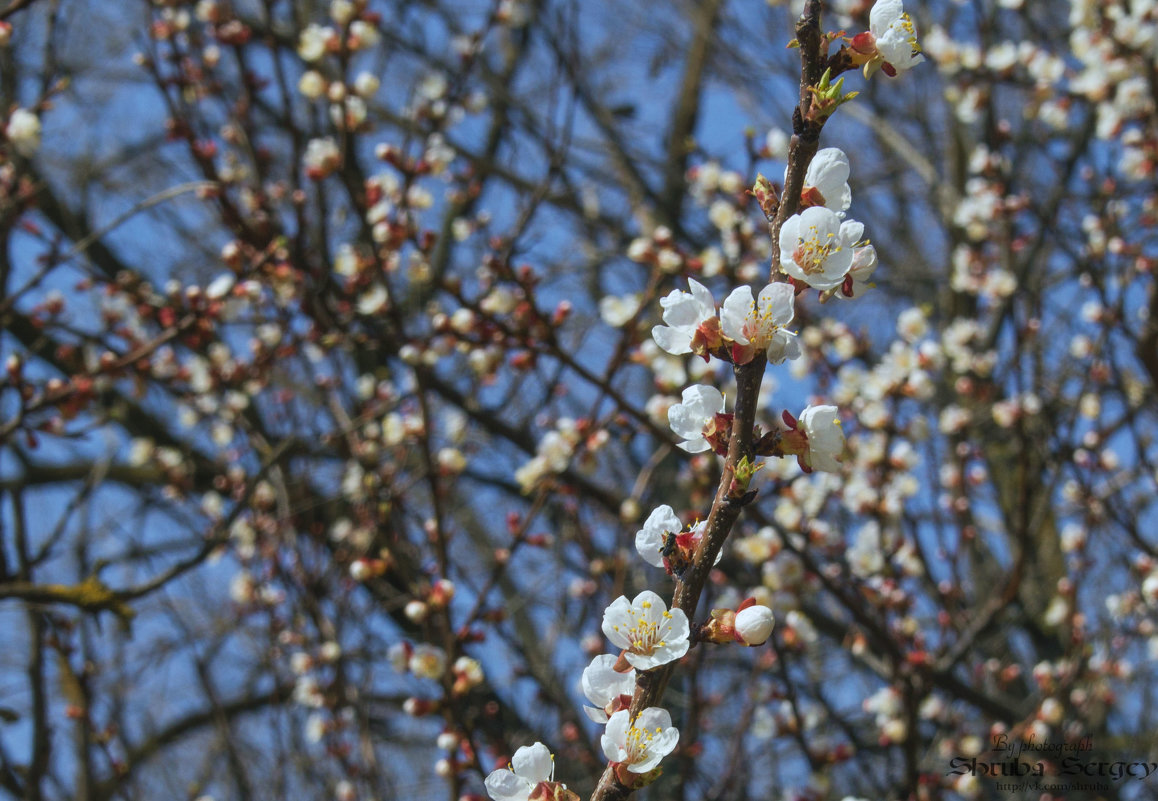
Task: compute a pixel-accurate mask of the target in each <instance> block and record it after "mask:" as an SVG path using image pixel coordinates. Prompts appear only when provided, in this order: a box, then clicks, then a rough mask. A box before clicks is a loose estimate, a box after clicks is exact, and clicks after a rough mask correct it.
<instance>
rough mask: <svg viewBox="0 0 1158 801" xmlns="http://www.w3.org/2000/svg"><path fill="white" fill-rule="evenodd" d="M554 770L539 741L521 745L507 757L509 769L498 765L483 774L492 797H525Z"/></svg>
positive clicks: (502, 800)
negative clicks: (509, 760)
mask: <svg viewBox="0 0 1158 801" xmlns="http://www.w3.org/2000/svg"><path fill="white" fill-rule="evenodd" d="M554 774H555V758H554V757H553V756H551V752H550V750H548V749H547V746H545V745H543V744H542V743H535V744H534V745H524V746H523V747H522V748H520V749H519V750H518V751H516V752H515V755H514V756H513V757H511V766H510V768H509V769H507V768H500V769H499V770H496V771H494V772H493V773H491V775H489V776H487V778H486V782H485V784H486V788H487V793H488V794H489V795H490V797H491V798H493V799H495V801H527V799H529V798H530V797H531V793H533V792H534V791H535V788H536V787H538V786H539V785H540V784H541V783H543V782H549V781H551V780H552V777H553V776H554Z"/></svg>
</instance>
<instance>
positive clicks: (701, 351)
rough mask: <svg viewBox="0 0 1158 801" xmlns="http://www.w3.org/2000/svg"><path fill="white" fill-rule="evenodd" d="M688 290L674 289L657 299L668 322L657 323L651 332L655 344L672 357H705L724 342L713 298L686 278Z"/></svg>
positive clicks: (664, 319) (699, 284) (695, 282)
mask: <svg viewBox="0 0 1158 801" xmlns="http://www.w3.org/2000/svg"><path fill="white" fill-rule="evenodd" d="M688 289H690V290H691V291H690V292H683V291H681V290H679V289H673V290H672V291H671V292H669V293H668V295H667V297H665V298H661V299H660V301H659V305H660V306H662V307H663V321H664V322H665V323H667V325H657V326H656V327H655V328H653V329H651V335H652V338H654V339H655V342H656V344H657V345H659V346H660V347H661V348H663V349H664V350H666V351H667V352H668V353H670V354H672V355H674V356H679V355H682V354H684V353H695V354H698V355H700V356H703V357H704V358H705V359H707V357H708V353H709V352H710V351H712V350H714V349H715V348H718V347H720V345H722V344H723V339H722V338H721V337H720V322H719V320H717V319H716V301H715V298H713V297H712V293H711V292H710V291H709V290H708V288H707V287H705V286H704V285H703V284H701V283H700V282H699V281H696V280H695V279H694V278H689V279H688Z"/></svg>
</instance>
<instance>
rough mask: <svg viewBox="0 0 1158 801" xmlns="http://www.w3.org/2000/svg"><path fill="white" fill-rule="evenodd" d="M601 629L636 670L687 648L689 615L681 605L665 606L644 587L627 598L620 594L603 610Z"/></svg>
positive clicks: (655, 664)
mask: <svg viewBox="0 0 1158 801" xmlns="http://www.w3.org/2000/svg"><path fill="white" fill-rule="evenodd" d="M603 633H604V634H605V635H607V639H609V640H611V642H612V643H614V644H615V646H616V647H618V648H622V649H624V654H623V656H624V658H625V659H626V660H627V662H628V664H630V665H631V666H632V667H633V668H635V669H637V670H651V669H652V668H655V667H659V666H660V665H665V664H667V663H668V662H673V661H675V660H676V659H679V658H680V657H681V656H683V655H684V654H686V653H687V652H688V647H689V646H690V643H689V641H688V636H689V635H690V633H691V628H690V627H689V626H688V616H687V615H685V614H684V612H683V610H682V609H672V610H671V611H670V612H669V611H668V609H667V604H665V603H664V602H663V599H662V598H660V597H659V596H658V595H656V594H655V593H654V592H652V591H651V590H644V591H643V592H641V593H640V594H639V595H637V596H635V600H633V601H630V602H629V601H628V600H627V598H626V597H625V596H622V595H621V596H619V597H618V598H616V599H615V600H614V601H612V602H611V605H610V606H609V607H607V610H606V611H605V612H604V613H603Z"/></svg>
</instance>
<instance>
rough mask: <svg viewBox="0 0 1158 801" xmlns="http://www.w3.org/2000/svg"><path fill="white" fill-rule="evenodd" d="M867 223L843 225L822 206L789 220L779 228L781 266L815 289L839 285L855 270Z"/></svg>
mask: <svg viewBox="0 0 1158 801" xmlns="http://www.w3.org/2000/svg"><path fill="white" fill-rule="evenodd" d="M863 234H864V224H863V223H859V222H857V221H855V220H845V221H844V222H841V220H840V218H839V217H837V216H836V214H835V213H833V212H832V211H829V210H828V209H826V208H824V207H823V206H813V207H812V208H808V209H805V210H804V211H803V212H801V213H800V214H794V215H792V216H791V217H789V218H788V219H787V220H786V221H785V222H784V226H783V227H782V228H781V229H780V266H781V267H782V268H783V269H784V272H786V273H788V274H789V275H791V276H792V277H793V278H796V279H797V280H800V281H804V282H805V283H807V284H808V285H809V286H811V287H813V288H814V289H821V290H823V289H833V288H834V287H838V286H840V284H841V283H842V282H843V281H844V277H845V275H847V274H848V271H849V270H850V269H851V268H852V259H853V256H854V255H855V251H856V246H857V243H858V242H859V240H860V239H861V237H862V235H863Z"/></svg>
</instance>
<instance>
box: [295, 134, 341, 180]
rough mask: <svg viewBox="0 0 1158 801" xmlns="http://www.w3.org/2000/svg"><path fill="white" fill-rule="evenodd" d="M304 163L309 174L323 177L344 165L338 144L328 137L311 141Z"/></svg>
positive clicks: (307, 146) (307, 147)
mask: <svg viewBox="0 0 1158 801" xmlns="http://www.w3.org/2000/svg"><path fill="white" fill-rule="evenodd" d="M303 162H304V163H305V166H306V172H307V173H309V174H310V175H312V176H318V177H322V176H324V175H328V174H329V173H331V172H333V171H334V170H336V169H337V168H338V166H339V165H340V164H341V163H342V152H341V151H340V150H339V149H338V143H337V142H335V141H334V140H333V139H332V138H330V137H328V136H327V137H324V138H322V139H311V140H310V142H309V144H308V145H306V154H305V156H304V158H303Z"/></svg>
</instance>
